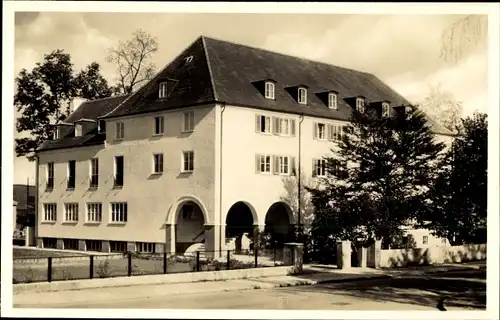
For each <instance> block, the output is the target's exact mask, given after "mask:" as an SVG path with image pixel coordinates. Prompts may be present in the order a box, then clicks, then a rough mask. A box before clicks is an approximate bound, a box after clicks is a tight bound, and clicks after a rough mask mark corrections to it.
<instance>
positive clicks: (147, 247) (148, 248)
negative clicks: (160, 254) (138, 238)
mask: <svg viewBox="0 0 500 320" xmlns="http://www.w3.org/2000/svg"><path fill="white" fill-rule="evenodd" d="M135 247H136V250H137V252H140V253H155V251H156V250H155V249H156V243H154V242H136V243H135Z"/></svg>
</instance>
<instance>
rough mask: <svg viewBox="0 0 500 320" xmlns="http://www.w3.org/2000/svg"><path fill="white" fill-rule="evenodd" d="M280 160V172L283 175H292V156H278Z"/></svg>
mask: <svg viewBox="0 0 500 320" xmlns="http://www.w3.org/2000/svg"><path fill="white" fill-rule="evenodd" d="M276 158H277V160H278V163H279V164H278V168H279V171H278V173H279V174H280V175H283V176H289V175H290V165H291V163H290V160H291V159H290V157H289V156H278V157H276ZM285 169H286V170H285Z"/></svg>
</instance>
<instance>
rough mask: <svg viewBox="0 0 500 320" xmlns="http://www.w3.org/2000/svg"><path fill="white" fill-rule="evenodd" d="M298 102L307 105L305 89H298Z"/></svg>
mask: <svg viewBox="0 0 500 320" xmlns="http://www.w3.org/2000/svg"><path fill="white" fill-rule="evenodd" d="M298 94H299V96H298V101H299V103H300V104H307V89H306V88H299V91H298Z"/></svg>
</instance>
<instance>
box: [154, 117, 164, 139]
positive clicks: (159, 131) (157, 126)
mask: <svg viewBox="0 0 500 320" xmlns="http://www.w3.org/2000/svg"><path fill="white" fill-rule="evenodd" d="M153 121H154V124H153V135H155V136H161V135H163V134H164V133H165V117H164V116H157V117H154V118H153Z"/></svg>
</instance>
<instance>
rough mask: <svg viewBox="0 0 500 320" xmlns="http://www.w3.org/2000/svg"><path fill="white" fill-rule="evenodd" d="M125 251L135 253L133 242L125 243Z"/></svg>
mask: <svg viewBox="0 0 500 320" xmlns="http://www.w3.org/2000/svg"><path fill="white" fill-rule="evenodd" d="M127 251H128V252H136V251H137V250H136V247H135V242H127Z"/></svg>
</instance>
